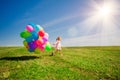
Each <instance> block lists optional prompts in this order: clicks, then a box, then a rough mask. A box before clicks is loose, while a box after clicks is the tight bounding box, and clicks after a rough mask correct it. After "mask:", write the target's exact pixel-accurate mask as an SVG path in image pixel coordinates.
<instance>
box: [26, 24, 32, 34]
mask: <svg viewBox="0 0 120 80" xmlns="http://www.w3.org/2000/svg"><path fill="white" fill-rule="evenodd" d="M26 30H27V31H28V32H32V31H33V30H34V29H33V27H32V26H31V25H27V26H26Z"/></svg>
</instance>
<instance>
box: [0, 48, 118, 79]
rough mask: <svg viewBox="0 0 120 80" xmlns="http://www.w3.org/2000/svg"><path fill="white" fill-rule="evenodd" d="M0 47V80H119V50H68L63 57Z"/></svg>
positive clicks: (23, 49)
mask: <svg viewBox="0 0 120 80" xmlns="http://www.w3.org/2000/svg"><path fill="white" fill-rule="evenodd" d="M51 52H52V51H49V52H41V53H39V54H33V53H29V52H28V51H27V50H26V49H25V48H24V47H0V80H120V47H69V48H66V47H65V48H63V50H62V52H63V54H64V55H63V56H60V55H59V54H57V55H56V56H49V55H50V53H51Z"/></svg>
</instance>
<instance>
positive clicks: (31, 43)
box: [28, 41, 37, 50]
mask: <svg viewBox="0 0 120 80" xmlns="http://www.w3.org/2000/svg"><path fill="white" fill-rule="evenodd" d="M28 45H29V47H30V49H33V50H34V49H35V48H36V47H37V45H36V43H35V42H34V41H33V42H29V43H28Z"/></svg>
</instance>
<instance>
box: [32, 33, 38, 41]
mask: <svg viewBox="0 0 120 80" xmlns="http://www.w3.org/2000/svg"><path fill="white" fill-rule="evenodd" d="M31 34H32V37H33V39H34V41H35V40H38V38H39V36H38V34H37V32H35V31H32V32H31Z"/></svg>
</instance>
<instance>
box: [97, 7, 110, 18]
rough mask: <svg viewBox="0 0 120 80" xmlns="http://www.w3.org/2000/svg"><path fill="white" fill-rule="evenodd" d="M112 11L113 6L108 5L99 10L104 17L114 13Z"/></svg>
mask: <svg viewBox="0 0 120 80" xmlns="http://www.w3.org/2000/svg"><path fill="white" fill-rule="evenodd" d="M111 12H112V8H111V7H110V6H107V5H106V6H103V7H101V8H99V10H98V14H99V15H100V16H103V17H107V16H109V15H111V14H112V13H111Z"/></svg>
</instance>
